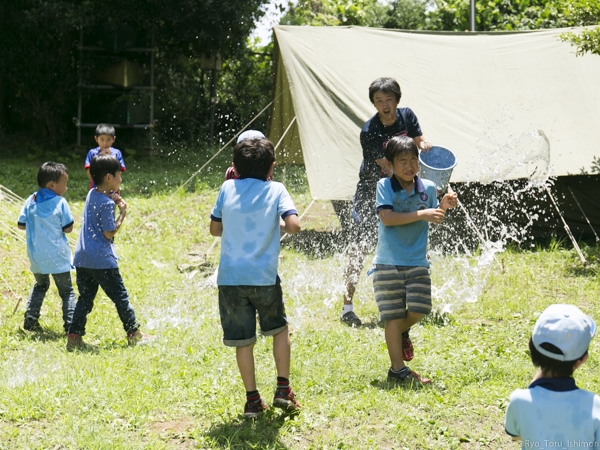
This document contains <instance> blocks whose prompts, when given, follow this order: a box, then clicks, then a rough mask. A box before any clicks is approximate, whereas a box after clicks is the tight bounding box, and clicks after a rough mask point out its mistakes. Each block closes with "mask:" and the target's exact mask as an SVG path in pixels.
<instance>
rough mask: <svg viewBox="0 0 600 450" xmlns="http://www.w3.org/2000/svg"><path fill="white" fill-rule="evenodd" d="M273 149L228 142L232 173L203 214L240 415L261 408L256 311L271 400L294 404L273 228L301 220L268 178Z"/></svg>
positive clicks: (291, 227) (291, 228) (289, 227)
mask: <svg viewBox="0 0 600 450" xmlns="http://www.w3.org/2000/svg"><path fill="white" fill-rule="evenodd" d="M274 166H275V150H274V148H273V144H272V143H271V141H269V140H268V139H260V138H258V139H244V140H243V141H241V142H240V143H238V144H237V145H236V146H235V148H234V150H233V167H234V170H235V175H236V176H238V177H239V178H237V179H230V180H227V181H225V182H224V183H223V185H222V186H221V191H220V192H219V196H218V197H217V201H216V203H215V206H214V208H213V210H212V213H211V215H210V218H211V222H210V233H211V234H212V235H213V236H221V258H220V261H219V271H218V275H217V285H218V286H219V312H220V316H221V326H222V328H223V343H224V344H225V345H227V346H230V347H235V349H236V359H237V364H238V368H239V370H240V374H241V376H242V381H243V383H244V387H245V389H246V404H245V407H244V417H246V418H248V419H251V418H255V417H258V416H259V415H260V414H262V413H263V412H264V411H265V409H266V408H267V405H266V403H265V402H264V401H263V400H262V398H261V396H260V394H259V392H258V390H257V388H256V375H255V372H254V353H253V349H254V343H255V342H256V315H257V313H258V319H259V323H260V328H261V331H262V334H263V335H265V336H273V356H274V359H275V366H276V368H277V387H276V389H275V397H274V399H273V406H275V407H278V408H282V409H284V410H286V411H288V412H295V411H297V410H299V409H300V405H299V404H298V402H297V401H296V399H295V395H294V392H293V391H292V389H291V388H290V383H289V376H290V375H289V373H290V338H289V333H288V326H287V318H286V315H285V308H284V304H283V297H282V291H281V284H280V280H279V276H278V275H277V264H278V257H279V239H280V230H281V231H284V232H286V233H292V234H293V233H297V232H298V231H299V230H300V221H299V220H298V214H297V212H296V207H295V206H294V203H293V202H292V199H291V198H290V196H289V194H288V192H287V190H286V189H285V186H284V185H283V184H281V183H278V182H276V181H268V179H269V178H270V177H271V175H272V173H273V167H274Z"/></svg>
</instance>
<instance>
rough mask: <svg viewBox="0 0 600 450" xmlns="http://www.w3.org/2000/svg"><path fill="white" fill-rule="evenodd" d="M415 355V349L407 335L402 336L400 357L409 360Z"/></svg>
mask: <svg viewBox="0 0 600 450" xmlns="http://www.w3.org/2000/svg"><path fill="white" fill-rule="evenodd" d="M414 357H415V350H414V348H413V345H412V341H411V340H410V338H409V337H405V338H402V359H403V360H404V361H411V360H412V359H413V358H414Z"/></svg>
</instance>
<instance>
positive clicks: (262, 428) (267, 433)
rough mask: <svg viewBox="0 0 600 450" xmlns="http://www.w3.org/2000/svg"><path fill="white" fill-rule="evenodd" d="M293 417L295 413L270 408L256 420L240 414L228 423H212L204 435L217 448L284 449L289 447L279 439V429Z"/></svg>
mask: <svg viewBox="0 0 600 450" xmlns="http://www.w3.org/2000/svg"><path fill="white" fill-rule="evenodd" d="M293 419H294V416H293V415H287V414H285V413H280V412H279V411H275V410H273V409H270V410H268V411H266V412H265V413H264V414H263V415H262V416H261V417H259V418H257V419H254V420H246V419H244V418H243V417H242V416H241V415H240V416H238V418H236V419H234V420H232V421H230V422H228V423H222V424H217V425H212V426H211V427H210V428H209V429H208V431H206V433H204V435H205V436H206V437H208V438H209V439H211V441H212V444H213V445H215V446H216V447H217V448H227V449H240V450H242V449H248V448H261V449H267V448H268V449H282V450H283V449H287V448H288V447H286V445H285V444H283V443H282V442H281V441H280V440H279V429H280V428H281V427H282V426H283V425H284V424H285V423H286V421H289V420H293Z"/></svg>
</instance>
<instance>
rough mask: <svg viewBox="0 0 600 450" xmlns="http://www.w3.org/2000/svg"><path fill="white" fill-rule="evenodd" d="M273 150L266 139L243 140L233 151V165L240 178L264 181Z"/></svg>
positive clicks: (271, 161) (271, 162)
mask: <svg viewBox="0 0 600 450" xmlns="http://www.w3.org/2000/svg"><path fill="white" fill-rule="evenodd" d="M273 161H275V149H274V148H273V144H272V143H271V141H270V140H268V139H265V138H263V139H244V140H243V141H242V142H240V143H239V144H237V145H236V146H235V147H234V149H233V164H235V170H236V171H237V173H238V175H239V176H240V178H258V179H259V180H266V179H267V176H268V175H269V169H270V168H271V164H273Z"/></svg>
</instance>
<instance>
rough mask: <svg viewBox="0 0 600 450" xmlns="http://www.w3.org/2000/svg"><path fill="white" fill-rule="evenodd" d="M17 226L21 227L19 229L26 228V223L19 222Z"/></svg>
mask: <svg viewBox="0 0 600 450" xmlns="http://www.w3.org/2000/svg"><path fill="white" fill-rule="evenodd" d="M17 226H18V227H19V230H24V229H26V226H25V224H24V223H18V224H17Z"/></svg>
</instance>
